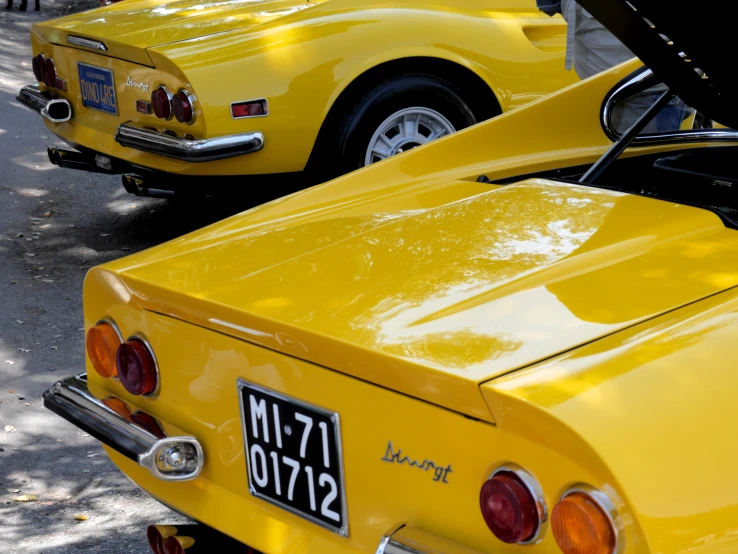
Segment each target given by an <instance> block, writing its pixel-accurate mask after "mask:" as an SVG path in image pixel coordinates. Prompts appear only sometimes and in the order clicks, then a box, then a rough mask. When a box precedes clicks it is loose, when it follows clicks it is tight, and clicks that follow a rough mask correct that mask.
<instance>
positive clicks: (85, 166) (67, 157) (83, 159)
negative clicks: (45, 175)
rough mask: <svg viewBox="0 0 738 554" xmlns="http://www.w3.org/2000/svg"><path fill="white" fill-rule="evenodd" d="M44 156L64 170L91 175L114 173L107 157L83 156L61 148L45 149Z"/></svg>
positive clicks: (111, 162)
mask: <svg viewBox="0 0 738 554" xmlns="http://www.w3.org/2000/svg"><path fill="white" fill-rule="evenodd" d="M46 154H47V155H48V156H49V161H50V162H51V163H52V164H54V165H58V166H59V167H64V168H66V169H79V170H81V171H91V172H93V173H107V174H114V173H116V171H115V170H114V167H113V161H112V160H111V159H110V158H108V157H107V156H101V155H99V154H97V155H95V154H84V153H82V152H75V151H74V150H62V149H61V148H47V149H46Z"/></svg>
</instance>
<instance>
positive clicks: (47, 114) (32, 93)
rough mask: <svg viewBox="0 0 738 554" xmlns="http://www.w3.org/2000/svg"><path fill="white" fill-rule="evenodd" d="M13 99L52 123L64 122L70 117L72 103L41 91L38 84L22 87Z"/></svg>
mask: <svg viewBox="0 0 738 554" xmlns="http://www.w3.org/2000/svg"><path fill="white" fill-rule="evenodd" d="M15 99H16V100H18V102H20V103H21V104H23V105H24V106H25V107H26V108H28V109H29V110H31V111H34V112H36V113H37V114H41V115H42V116H43V117H44V118H45V119H48V120H49V121H51V122H53V123H64V122H65V121H69V120H70V119H71V118H72V105H71V104H70V103H69V102H67V101H66V100H64V99H63V98H54V97H53V96H51V95H50V94H49V93H48V92H41V90H40V89H39V88H38V85H29V86H27V87H23V88H22V89H20V92H19V93H18V96H16V97H15Z"/></svg>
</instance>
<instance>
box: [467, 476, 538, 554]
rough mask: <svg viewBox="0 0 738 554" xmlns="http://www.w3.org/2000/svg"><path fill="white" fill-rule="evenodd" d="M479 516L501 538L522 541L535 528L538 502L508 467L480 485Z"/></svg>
mask: <svg viewBox="0 0 738 554" xmlns="http://www.w3.org/2000/svg"><path fill="white" fill-rule="evenodd" d="M479 503H480V506H481V508H482V516H483V517H484V521H485V522H486V523H487V526H488V527H489V528H490V530H491V531H492V532H493V533H494V535H495V536H496V537H497V538H498V539H500V540H501V541H502V542H506V543H510V544H512V543H521V542H526V541H529V540H530V539H532V538H533V537H534V536H535V535H536V533H537V532H538V527H539V525H540V518H539V515H538V506H537V505H536V499H535V498H534V497H533V495H532V494H531V492H530V491H529V490H528V487H526V486H525V484H523V481H522V480H521V479H520V477H518V476H517V475H515V473H513V472H511V471H501V472H499V473H497V474H496V475H495V476H494V477H492V478H491V479H490V480H489V481H487V482H486V483H485V484H484V485H483V486H482V491H481V493H480V495H479Z"/></svg>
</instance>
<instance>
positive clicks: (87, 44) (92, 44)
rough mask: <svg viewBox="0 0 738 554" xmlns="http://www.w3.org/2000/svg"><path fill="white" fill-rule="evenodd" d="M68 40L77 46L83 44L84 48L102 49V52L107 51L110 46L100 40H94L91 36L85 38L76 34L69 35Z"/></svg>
mask: <svg viewBox="0 0 738 554" xmlns="http://www.w3.org/2000/svg"><path fill="white" fill-rule="evenodd" d="M67 42H68V43H69V44H74V45H75V46H82V47H84V48H92V49H93V50H100V51H101V52H105V51H107V49H108V47H107V46H105V44H103V43H102V42H100V41H99V40H93V39H91V38H84V37H76V36H72V35H70V36H68V37H67Z"/></svg>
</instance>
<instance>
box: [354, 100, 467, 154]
mask: <svg viewBox="0 0 738 554" xmlns="http://www.w3.org/2000/svg"><path fill="white" fill-rule="evenodd" d="M455 131H456V129H454V126H453V125H451V122H450V121H449V120H448V119H446V118H445V117H444V116H443V115H441V114H440V113H438V112H437V111H435V110H431V109H429V108H421V107H415V108H406V109H404V110H400V111H399V112H396V113H394V114H392V115H391V116H389V117H388V118H387V119H385V120H384V121H383V122H382V124H381V125H380V126H379V127H378V128H377V130H376V131H375V132H374V135H372V139H371V140H370V141H369V146H368V147H367V149H366V156H365V157H364V165H371V164H373V163H375V162H379V161H382V160H384V159H386V158H389V157H390V156H394V155H395V154H399V153H401V152H405V151H407V150H411V149H412V148H416V147H418V146H422V145H423V144H427V143H429V142H430V141H432V140H436V139H437V138H441V137H445V136H446V135H450V134H451V133H453V132H455Z"/></svg>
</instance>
